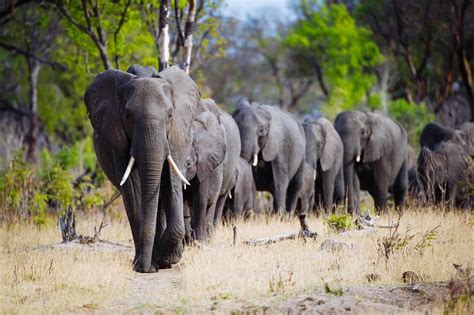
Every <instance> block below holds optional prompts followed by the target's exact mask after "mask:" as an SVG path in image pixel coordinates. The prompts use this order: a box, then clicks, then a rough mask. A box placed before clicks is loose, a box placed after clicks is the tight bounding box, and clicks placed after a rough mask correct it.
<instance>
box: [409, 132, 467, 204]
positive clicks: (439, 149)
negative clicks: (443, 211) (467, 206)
mask: <svg viewBox="0 0 474 315" xmlns="http://www.w3.org/2000/svg"><path fill="white" fill-rule="evenodd" d="M468 166H469V163H468V155H467V153H466V151H465V150H464V149H463V148H462V147H461V146H460V145H459V144H457V143H454V142H452V141H449V140H448V141H444V142H441V143H440V144H438V145H437V146H436V147H435V148H434V150H431V149H429V148H428V147H424V148H422V150H421V152H420V156H419V157H418V174H419V179H420V182H421V183H422V186H423V189H424V191H425V194H426V197H427V198H428V201H431V202H436V203H439V202H443V201H445V200H446V201H449V202H451V203H454V202H456V204H457V205H458V206H459V205H461V204H462V202H463V200H464V197H465V194H464V192H463V191H462V189H461V188H462V186H461V183H463V182H466V179H467V177H466V170H467V168H468Z"/></svg>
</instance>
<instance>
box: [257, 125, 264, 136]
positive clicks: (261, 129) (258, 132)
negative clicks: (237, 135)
mask: <svg viewBox="0 0 474 315" xmlns="http://www.w3.org/2000/svg"><path fill="white" fill-rule="evenodd" d="M257 134H258V135H259V136H263V135H264V134H265V127H264V126H260V127H258V131H257Z"/></svg>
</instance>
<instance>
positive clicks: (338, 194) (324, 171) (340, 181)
mask: <svg viewBox="0 0 474 315" xmlns="http://www.w3.org/2000/svg"><path fill="white" fill-rule="evenodd" d="M303 128H304V132H305V137H306V163H308V164H309V167H311V168H312V169H313V170H316V173H314V171H313V173H314V175H313V181H315V184H314V185H315V189H316V192H315V195H314V198H315V202H316V204H317V205H318V206H319V205H320V204H321V203H322V204H323V206H324V208H325V209H327V210H328V211H332V210H333V202H334V200H336V201H337V202H341V201H343V200H344V174H343V167H342V162H343V154H344V147H343V144H342V140H341V137H340V136H339V134H338V133H337V131H336V129H335V128H334V127H333V125H332V124H331V122H329V120H327V119H325V118H320V119H318V120H317V121H315V122H305V123H304V124H303Z"/></svg>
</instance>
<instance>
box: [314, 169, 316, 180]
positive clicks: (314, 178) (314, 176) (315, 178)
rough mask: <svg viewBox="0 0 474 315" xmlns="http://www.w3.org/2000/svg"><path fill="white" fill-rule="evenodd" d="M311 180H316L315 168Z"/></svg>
mask: <svg viewBox="0 0 474 315" xmlns="http://www.w3.org/2000/svg"><path fill="white" fill-rule="evenodd" d="M313 180H316V170H314V174H313Z"/></svg>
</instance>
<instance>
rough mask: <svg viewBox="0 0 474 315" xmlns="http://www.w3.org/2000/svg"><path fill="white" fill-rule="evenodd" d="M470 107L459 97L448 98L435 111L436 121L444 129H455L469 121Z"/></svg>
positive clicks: (464, 99)
mask: <svg viewBox="0 0 474 315" xmlns="http://www.w3.org/2000/svg"><path fill="white" fill-rule="evenodd" d="M472 114H473V113H471V107H470V106H469V102H468V101H467V100H466V98H464V97H463V96H461V95H454V96H450V97H449V98H448V99H446V100H445V101H444V102H443V103H442V104H441V105H440V106H439V107H438V109H437V110H436V121H437V122H438V123H439V124H441V125H443V126H446V127H451V128H456V127H459V126H460V125H462V124H463V123H465V122H469V121H471V117H472V116H471V115H472Z"/></svg>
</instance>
